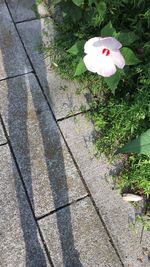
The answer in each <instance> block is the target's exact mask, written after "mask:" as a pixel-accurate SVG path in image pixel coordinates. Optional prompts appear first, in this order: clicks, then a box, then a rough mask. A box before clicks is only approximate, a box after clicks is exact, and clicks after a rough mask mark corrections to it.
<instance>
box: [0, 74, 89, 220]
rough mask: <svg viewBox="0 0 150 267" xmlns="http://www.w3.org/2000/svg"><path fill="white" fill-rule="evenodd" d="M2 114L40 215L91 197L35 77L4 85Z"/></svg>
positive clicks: (0, 84) (1, 84)
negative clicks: (87, 196) (84, 197)
mask: <svg viewBox="0 0 150 267" xmlns="http://www.w3.org/2000/svg"><path fill="white" fill-rule="evenodd" d="M0 112H1V114H2V117H3V120H4V123H5V125H6V128H7V131H8V135H9V138H10V141H11V144H12V147H13V149H14V153H15V156H16V158H17V161H18V164H19V166H20V169H21V173H22V176H23V178H24V181H25V184H26V187H27V190H28V193H29V196H30V200H31V202H32V205H33V208H34V210H35V214H36V216H42V215H44V214H45V213H48V212H50V211H52V210H55V209H57V208H59V207H60V206H63V205H66V204H67V203H70V202H72V201H74V200H76V199H78V198H81V197H83V196H85V195H87V192H86V190H85V189H84V186H83V184H82V182H81V179H80V176H79V174H78V172H77V169H76V167H75V165H74V163H73V161H72V159H71V156H70V154H69V152H68V150H67V147H66V145H65V144H64V141H63V139H62V137H61V136H60V133H59V130H58V128H57V126H56V123H55V121H54V119H53V117H52V114H51V112H50V110H49V107H48V105H47V102H46V100H45V98H44V97H43V95H42V92H41V89H40V88H39V85H38V83H37V81H36V79H35V77H34V75H33V74H28V75H25V76H21V77H17V78H12V79H9V80H7V81H1V82H0Z"/></svg>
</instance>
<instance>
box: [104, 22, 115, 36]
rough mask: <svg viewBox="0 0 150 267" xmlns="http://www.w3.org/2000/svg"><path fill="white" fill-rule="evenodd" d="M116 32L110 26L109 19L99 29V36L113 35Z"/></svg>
mask: <svg viewBox="0 0 150 267" xmlns="http://www.w3.org/2000/svg"><path fill="white" fill-rule="evenodd" d="M115 34H116V30H115V28H114V27H113V26H112V24H111V21H110V22H109V23H108V24H107V25H106V26H105V27H104V28H103V29H102V30H101V36H102V37H107V36H114V35H115Z"/></svg>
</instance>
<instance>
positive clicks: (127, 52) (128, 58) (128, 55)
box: [121, 47, 141, 66]
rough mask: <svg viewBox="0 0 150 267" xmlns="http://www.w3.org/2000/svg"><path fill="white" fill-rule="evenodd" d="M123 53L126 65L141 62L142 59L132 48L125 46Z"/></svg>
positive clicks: (122, 49)
mask: <svg viewBox="0 0 150 267" xmlns="http://www.w3.org/2000/svg"><path fill="white" fill-rule="evenodd" d="M121 53H122V55H123V56H124V58H125V62H126V65H127V66H129V65H136V64H138V63H139V62H141V60H139V59H138V58H137V57H136V55H135V54H134V53H133V51H132V50H131V49H130V48H127V47H123V48H121Z"/></svg>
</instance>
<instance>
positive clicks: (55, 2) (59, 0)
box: [52, 0, 62, 5]
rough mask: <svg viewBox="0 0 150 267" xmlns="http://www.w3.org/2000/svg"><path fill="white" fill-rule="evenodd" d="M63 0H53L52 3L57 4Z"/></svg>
mask: <svg viewBox="0 0 150 267" xmlns="http://www.w3.org/2000/svg"><path fill="white" fill-rule="evenodd" d="M61 1H62V0H52V4H53V5H57V4H59V3H60V2H61Z"/></svg>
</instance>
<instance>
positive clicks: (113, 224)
mask: <svg viewBox="0 0 150 267" xmlns="http://www.w3.org/2000/svg"><path fill="white" fill-rule="evenodd" d="M59 125H60V128H61V130H62V132H63V135H64V137H65V138H66V141H67V143H68V145H69V147H70V149H71V151H72V153H73V156H74V158H75V160H76V162H77V164H78V167H79V168H80V170H81V172H82V175H83V177H84V179H85V182H86V184H87V186H88V188H89V190H90V192H91V194H92V196H93V198H94V200H95V203H96V205H97V207H98V209H99V211H100V214H101V216H102V218H103V220H104V222H105V224H106V226H107V228H108V230H109V232H110V235H111V237H112V239H113V241H114V243H115V245H116V247H117V249H118V252H119V254H120V256H121V258H122V261H123V263H124V265H125V266H126V267H129V266H132V267H141V266H142V267H146V266H150V262H149V261H148V257H147V256H146V255H144V254H143V252H142V245H143V244H140V236H141V225H136V228H134V226H133V223H134V222H135V212H134V208H133V207H132V206H131V205H130V204H128V203H126V202H124V201H123V199H122V197H121V196H120V195H119V193H117V191H116V190H115V191H113V190H112V189H111V186H110V184H109V183H108V181H107V177H108V176H109V174H110V172H111V168H110V167H108V166H109V165H108V163H107V161H106V159H104V158H103V157H101V158H100V159H97V158H96V157H95V156H94V152H93V151H94V149H93V138H94V130H93V125H92V123H90V122H88V121H87V120H86V119H85V117H84V116H82V115H79V116H76V120H74V118H69V119H66V120H64V121H62V122H60V123H59ZM139 259H140V260H139ZM141 260H142V261H141ZM112 266H113V265H112Z"/></svg>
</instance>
